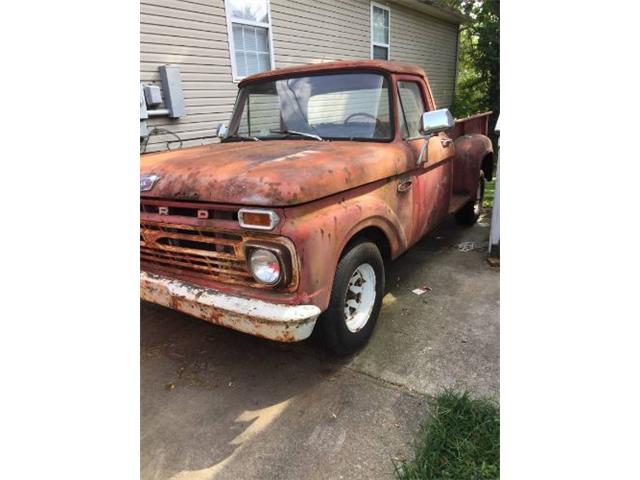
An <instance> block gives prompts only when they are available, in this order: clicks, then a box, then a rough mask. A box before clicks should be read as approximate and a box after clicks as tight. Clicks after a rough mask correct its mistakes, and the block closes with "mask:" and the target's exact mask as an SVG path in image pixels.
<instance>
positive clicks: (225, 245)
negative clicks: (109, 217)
mask: <svg viewBox="0 0 640 480" xmlns="http://www.w3.org/2000/svg"><path fill="white" fill-rule="evenodd" d="M242 243H243V237H242V235H239V234H235V233H228V232H220V231H215V230H214V229H211V228H207V227H198V226H193V225H183V224H173V223H159V222H150V221H145V220H142V221H141V222H140V260H141V262H142V263H149V264H153V265H154V266H157V267H159V268H160V269H162V268H177V269H179V270H180V271H183V272H188V273H189V274H190V275H192V276H200V277H203V278H205V279H213V280H220V281H223V282H227V283H240V284H243V285H247V284H249V285H254V286H260V285H258V284H257V283H256V282H255V280H254V279H253V277H252V276H251V274H250V273H249V271H248V270H247V267H246V263H245V258H244V252H243V250H242Z"/></svg>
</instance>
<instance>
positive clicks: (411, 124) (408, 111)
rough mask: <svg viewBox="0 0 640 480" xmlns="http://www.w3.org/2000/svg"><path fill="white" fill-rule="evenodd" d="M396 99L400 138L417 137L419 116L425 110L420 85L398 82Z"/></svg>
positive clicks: (418, 134)
mask: <svg viewBox="0 0 640 480" xmlns="http://www.w3.org/2000/svg"><path fill="white" fill-rule="evenodd" d="M398 100H399V103H400V105H399V107H398V112H399V116H400V133H401V135H402V138H403V139H407V138H416V137H419V136H420V117H421V115H422V114H423V113H424V112H425V110H426V108H425V105H424V101H423V100H422V93H421V91H420V85H418V84H417V83H415V82H398Z"/></svg>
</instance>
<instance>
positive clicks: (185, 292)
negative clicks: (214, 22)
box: [140, 60, 494, 355]
mask: <svg viewBox="0 0 640 480" xmlns="http://www.w3.org/2000/svg"><path fill="white" fill-rule="evenodd" d="M487 119H488V117H487V114H483V115H479V116H476V117H472V118H469V119H466V120H464V121H458V122H455V123H454V121H453V118H452V117H451V115H450V113H449V112H448V110H446V109H443V110H437V109H436V105H435V102H434V99H433V95H432V93H431V88H430V86H429V82H428V80H427V76H426V74H425V72H424V71H423V70H421V69H420V68H417V67H415V66H412V65H408V64H402V63H395V62H386V61H378V60H370V61H356V62H334V63H324V64H315V65H306V66H301V67H294V68H284V69H278V70H273V71H270V72H265V73H260V74H257V75H253V76H251V77H248V78H245V79H244V80H242V81H241V82H240V83H239V92H238V96H237V100H236V104H235V109H234V111H233V115H232V118H231V121H230V125H229V127H228V129H227V128H226V127H224V126H221V127H220V128H219V133H220V134H221V136H222V137H223V138H221V142H220V143H216V144H210V145H205V146H198V147H193V148H185V149H182V150H177V151H169V152H163V153H152V154H145V155H143V156H142V158H141V168H140V193H141V200H140V257H141V258H140V265H141V272H140V294H141V298H142V299H144V300H147V301H149V302H154V303H157V304H160V305H164V306H167V307H170V308H173V309H176V310H179V311H182V312H185V313H187V314H190V315H193V316H195V317H198V318H201V319H203V320H206V321H208V322H211V323H214V324H217V325H223V326H226V327H230V328H233V329H236V330H239V331H242V332H246V333H249V334H252V335H258V336H261V337H265V338H269V339H272V340H277V341H282V342H295V341H299V340H303V339H305V338H307V337H309V336H310V335H311V334H312V332H313V331H314V328H315V329H316V330H317V333H318V335H319V336H320V338H322V339H324V341H325V342H326V345H327V346H328V347H329V348H330V349H331V350H333V351H334V352H335V353H336V354H339V355H343V354H349V353H351V352H354V351H355V350H357V349H359V348H360V347H361V346H363V345H364V344H365V343H366V341H367V340H368V339H369V337H370V336H371V334H372V331H373V329H374V327H375V324H376V321H377V317H378V314H379V312H380V307H381V304H382V297H383V295H384V291H385V264H387V262H388V261H390V260H393V259H395V258H396V257H398V256H399V255H401V254H402V253H403V252H405V251H406V250H407V249H408V248H409V247H411V246H412V245H413V244H415V243H416V242H417V241H418V240H419V239H420V238H421V237H422V236H424V235H425V234H426V233H427V232H429V231H430V230H431V229H432V228H433V227H434V226H435V225H436V224H437V223H438V222H439V221H440V220H442V219H443V217H445V216H446V215H447V214H455V217H456V219H457V220H458V221H459V222H460V223H461V224H464V225H472V224H473V223H475V221H476V220H477V218H478V215H479V208H480V205H481V201H482V196H483V191H484V181H485V179H490V178H491V176H492V174H493V168H494V167H493V149H492V145H491V141H490V140H489V138H487V136H486V135H485V134H486V131H487Z"/></svg>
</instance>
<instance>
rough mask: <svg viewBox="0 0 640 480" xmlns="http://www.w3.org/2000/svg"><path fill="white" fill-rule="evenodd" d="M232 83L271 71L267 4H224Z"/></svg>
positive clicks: (248, 0)
mask: <svg viewBox="0 0 640 480" xmlns="http://www.w3.org/2000/svg"><path fill="white" fill-rule="evenodd" d="M225 7H226V11H227V28H228V32H229V45H230V47H231V68H232V70H233V78H234V80H240V79H242V78H244V77H246V76H249V75H253V74H254V73H258V72H264V71H266V70H271V69H272V68H273V55H272V53H273V49H272V47H271V43H272V42H271V16H270V12H269V0H226V1H225Z"/></svg>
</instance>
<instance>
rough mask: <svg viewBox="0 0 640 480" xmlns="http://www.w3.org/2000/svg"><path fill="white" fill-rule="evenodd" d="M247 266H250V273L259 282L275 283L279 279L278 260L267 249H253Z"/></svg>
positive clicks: (280, 273)
mask: <svg viewBox="0 0 640 480" xmlns="http://www.w3.org/2000/svg"><path fill="white" fill-rule="evenodd" d="M249 267H250V268H251V274H252V275H253V276H254V278H255V279H256V280H258V281H259V282H260V283H264V284H266V285H275V284H276V283H278V281H280V276H281V275H282V267H281V266H280V261H279V260H278V257H276V255H275V254H274V253H273V252H270V251H269V250H263V249H261V248H257V249H255V250H253V251H252V252H251V257H250V258H249Z"/></svg>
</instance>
